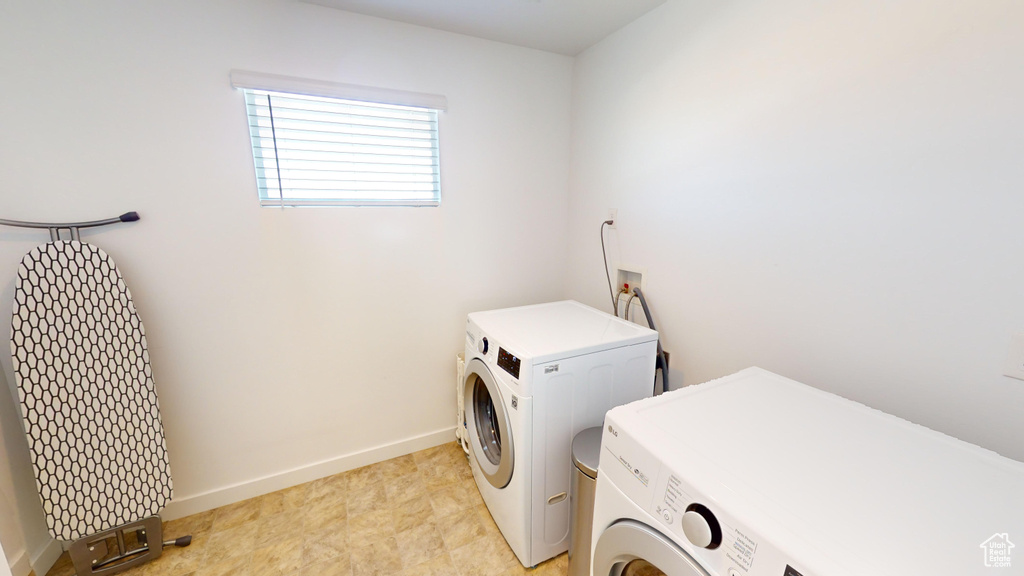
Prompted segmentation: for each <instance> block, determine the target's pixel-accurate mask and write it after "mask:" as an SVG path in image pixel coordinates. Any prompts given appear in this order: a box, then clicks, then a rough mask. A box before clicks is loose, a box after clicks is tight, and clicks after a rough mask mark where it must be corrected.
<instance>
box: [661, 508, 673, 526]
mask: <svg viewBox="0 0 1024 576" xmlns="http://www.w3.org/2000/svg"><path fill="white" fill-rule="evenodd" d="M661 517H662V518H663V519H664V520H665V523H667V524H672V513H671V512H669V511H668V510H667V509H666V510H662V511H661Z"/></svg>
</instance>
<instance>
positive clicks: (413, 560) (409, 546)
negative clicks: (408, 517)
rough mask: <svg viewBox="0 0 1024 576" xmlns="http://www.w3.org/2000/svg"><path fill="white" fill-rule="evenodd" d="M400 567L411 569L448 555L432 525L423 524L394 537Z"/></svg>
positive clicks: (442, 541) (439, 535) (439, 534)
mask: <svg viewBox="0 0 1024 576" xmlns="http://www.w3.org/2000/svg"><path fill="white" fill-rule="evenodd" d="M395 541H397V542H398V555H399V556H401V557H402V566H404V567H412V566H416V565H417V564H422V563H423V562H426V561H427V560H430V559H431V558H435V557H437V556H441V555H444V554H447V553H448V550H447V548H445V545H444V540H442V539H441V533H440V532H438V531H437V528H436V527H435V526H434V525H433V524H423V525H421V526H416V527H415V528H411V529H409V530H405V531H404V532H399V533H397V534H396V535H395Z"/></svg>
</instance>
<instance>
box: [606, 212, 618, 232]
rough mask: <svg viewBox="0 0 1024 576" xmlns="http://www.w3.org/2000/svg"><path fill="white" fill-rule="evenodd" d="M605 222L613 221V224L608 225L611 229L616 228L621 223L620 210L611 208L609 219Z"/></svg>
mask: <svg viewBox="0 0 1024 576" xmlns="http://www.w3.org/2000/svg"><path fill="white" fill-rule="evenodd" d="M605 220H611V221H612V223H611V224H609V225H608V227H609V228H615V224H616V223H617V222H618V221H619V209H618V208H609V209H608V217H607V218H605Z"/></svg>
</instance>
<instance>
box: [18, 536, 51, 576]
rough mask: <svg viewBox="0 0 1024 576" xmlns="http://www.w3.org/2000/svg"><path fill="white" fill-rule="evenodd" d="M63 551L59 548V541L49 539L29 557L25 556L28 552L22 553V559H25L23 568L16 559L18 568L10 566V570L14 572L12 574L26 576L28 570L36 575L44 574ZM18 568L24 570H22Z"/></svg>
mask: <svg viewBox="0 0 1024 576" xmlns="http://www.w3.org/2000/svg"><path fill="white" fill-rule="evenodd" d="M63 553H64V549H63V548H61V545H60V542H58V541H57V540H50V541H49V542H47V543H46V544H43V546H42V547H41V548H39V550H36V553H35V554H33V555H32V558H31V559H29V558H27V556H28V554H25V555H23V557H22V560H24V561H25V562H24V563H25V565H26V566H25V568H21V567H20V566H18V564H19V561H16V562H15V566H18V568H17V569H15V566H12V567H11V572H13V573H14V576H27V575H28V574H29V572H35V573H36V576H39V575H40V574H46V573H47V572H49V571H50V568H53V565H54V564H56V563H57V559H58V558H60V555H61V554H63ZM19 570H24V571H23V572H22V571H19Z"/></svg>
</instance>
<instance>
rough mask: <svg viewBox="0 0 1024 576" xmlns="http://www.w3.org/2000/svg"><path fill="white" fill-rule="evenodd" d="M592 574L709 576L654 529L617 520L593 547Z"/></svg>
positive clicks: (691, 558)
mask: <svg viewBox="0 0 1024 576" xmlns="http://www.w3.org/2000/svg"><path fill="white" fill-rule="evenodd" d="M594 576H708V573H707V571H706V570H704V569H703V568H701V567H700V565H699V564H697V562H696V561H695V560H694V559H693V557H692V556H690V555H689V554H687V553H686V552H685V551H684V550H683V549H682V548H680V547H679V546H678V545H676V544H675V543H674V542H672V541H671V540H669V539H668V538H666V537H665V536H664V535H662V534H661V533H660V532H658V531H657V530H655V529H653V528H651V527H650V526H647V525H646V524H642V523H640V522H636V521H633V520H620V521H619V522H616V523H615V524H612V525H611V526H610V527H609V528H608V529H607V530H605V531H604V532H602V533H601V537H600V538H598V540H597V546H596V547H595V548H594Z"/></svg>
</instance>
